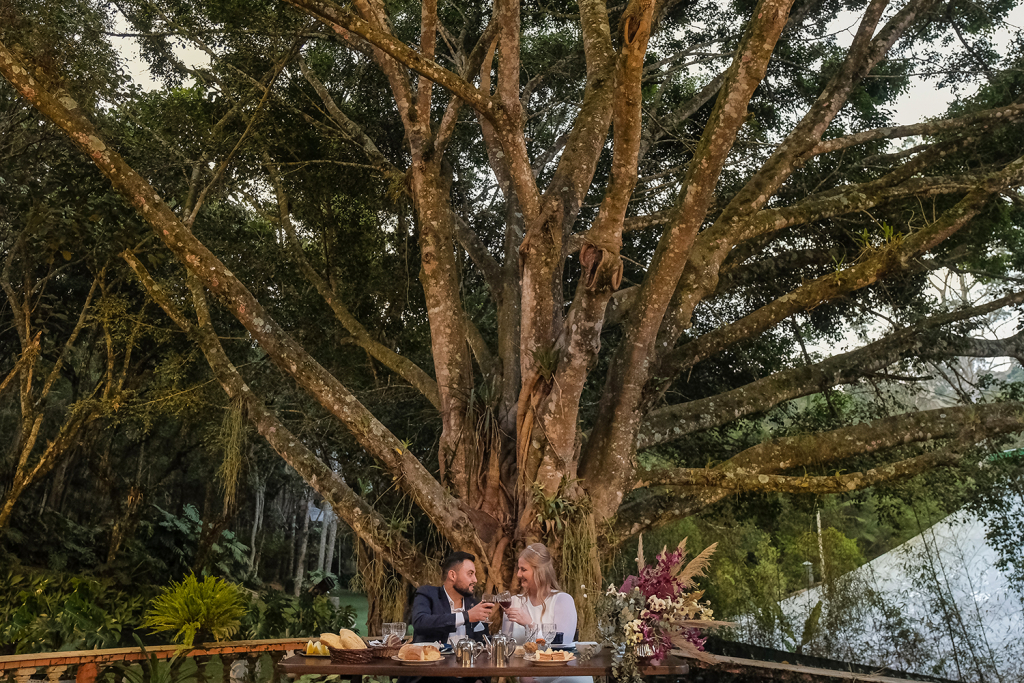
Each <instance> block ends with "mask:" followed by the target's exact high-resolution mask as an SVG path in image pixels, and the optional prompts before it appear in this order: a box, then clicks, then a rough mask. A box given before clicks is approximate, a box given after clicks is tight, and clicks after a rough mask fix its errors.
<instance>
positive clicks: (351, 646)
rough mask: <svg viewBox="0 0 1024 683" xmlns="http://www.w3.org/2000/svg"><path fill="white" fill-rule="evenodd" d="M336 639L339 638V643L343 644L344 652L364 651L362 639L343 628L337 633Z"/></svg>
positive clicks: (364, 646) (364, 644)
mask: <svg viewBox="0 0 1024 683" xmlns="http://www.w3.org/2000/svg"><path fill="white" fill-rule="evenodd" d="M338 637H339V638H341V642H342V643H344V645H343V647H344V649H346V650H365V649H366V643H364V642H363V639H362V638H360V637H359V636H357V635H356V634H355V632H353V631H349V630H348V629H347V628H343V629H341V630H340V631H338Z"/></svg>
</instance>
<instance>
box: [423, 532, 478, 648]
mask: <svg viewBox="0 0 1024 683" xmlns="http://www.w3.org/2000/svg"><path fill="white" fill-rule="evenodd" d="M474 560H476V557H475V556H473V555H470V554H469V553H464V552H454V553H452V554H451V555H449V556H448V557H447V558H446V559H445V561H444V562H442V563H441V573H442V575H443V576H444V584H442V585H441V586H420V587H419V588H418V589H417V590H416V595H415V596H413V599H412V610H411V616H410V621H411V622H412V640H413V642H414V643H430V642H434V641H437V642H439V643H441V644H442V645H444V644H445V643H447V642H448V639H449V637H450V636H453V635H457V636H464V635H468V636H469V637H470V638H472V639H473V640H483V636H484V634H485V633H487V624H488V622H489V621H490V618H491V613H492V612H493V611H494V603H490V602H484V603H478V602H477V601H476V599H475V598H474V597H473V588H474V587H475V586H476V565H475V564H474Z"/></svg>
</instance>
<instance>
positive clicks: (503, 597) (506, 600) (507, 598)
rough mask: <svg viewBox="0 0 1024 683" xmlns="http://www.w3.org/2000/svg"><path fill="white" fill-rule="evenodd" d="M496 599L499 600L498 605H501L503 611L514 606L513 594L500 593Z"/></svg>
mask: <svg viewBox="0 0 1024 683" xmlns="http://www.w3.org/2000/svg"><path fill="white" fill-rule="evenodd" d="M494 597H495V599H496V600H497V602H498V604H499V605H501V608H502V609H508V608H509V607H511V606H512V594H511V593H509V592H508V591H504V592H502V593H498V594H497V595H496V596H494Z"/></svg>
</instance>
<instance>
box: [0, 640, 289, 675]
mask: <svg viewBox="0 0 1024 683" xmlns="http://www.w3.org/2000/svg"><path fill="white" fill-rule="evenodd" d="M307 640H308V638H276V639H273V640H240V641H235V642H228V643H204V644H203V646H202V647H201V648H195V649H193V650H188V651H183V650H180V649H179V648H178V646H176V645H154V646H153V647H147V648H138V647H119V648H113V649H109V650H79V651H75V652H39V653H34V654H27V655H7V656H3V657H0V681H3V680H6V679H7V678H8V677H11V676H13V677H14V680H15V682H16V683H30V681H33V679H36V683H42V678H41V677H45V681H46V683H57V682H58V681H60V680H62V679H68V678H70V677H71V676H72V674H73V675H74V678H75V681H76V683H93V682H94V681H95V680H96V677H97V675H99V672H100V670H101V669H102V668H104V667H106V666H108V665H110V664H114V663H117V662H139V661H142V660H149V659H151V658H152V657H154V656H155V657H156V658H157V659H171V658H172V657H174V655H176V654H178V653H179V652H181V653H182V654H183V656H186V657H195V658H197V659H200V660H202V659H206V658H209V657H213V656H214V655H217V656H219V657H220V658H221V661H222V662H223V664H224V683H230V676H231V664H232V663H234V662H235V661H236V660H239V659H250V658H253V657H259V656H261V655H263V654H264V653H267V654H269V655H270V658H271V660H272V661H273V662H274V668H275V669H276V668H277V663H278V662H279V661H280V660H281V658H282V657H284V656H285V654H287V653H288V652H289V651H291V650H297V649H301V648H302V647H303V646H305V644H306V641H307ZM275 680H276V678H275ZM211 683H212V682H211Z"/></svg>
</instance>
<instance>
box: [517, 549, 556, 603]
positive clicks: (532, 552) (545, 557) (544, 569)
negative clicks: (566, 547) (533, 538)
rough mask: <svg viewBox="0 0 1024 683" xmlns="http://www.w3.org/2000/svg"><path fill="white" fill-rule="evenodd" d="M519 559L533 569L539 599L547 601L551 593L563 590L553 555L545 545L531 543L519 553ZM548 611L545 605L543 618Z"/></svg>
mask: <svg viewBox="0 0 1024 683" xmlns="http://www.w3.org/2000/svg"><path fill="white" fill-rule="evenodd" d="M519 559H520V560H523V561H524V562H526V564H528V565H530V566H531V567H532V568H533V582H534V583H535V584H536V585H537V597H539V598H540V599H541V600H547V598H548V596H549V595H550V594H551V591H557V590H561V588H559V586H558V576H557V575H556V574H555V564H554V563H553V562H552V561H551V553H550V552H549V551H548V549H547V546H545V545H544V544H543V543H531V544H530V545H528V546H526V547H525V548H523V552H521V553H519ZM546 610H547V605H546V604H545V606H544V609H542V610H541V617H543V616H544V612H545V611H546Z"/></svg>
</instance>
